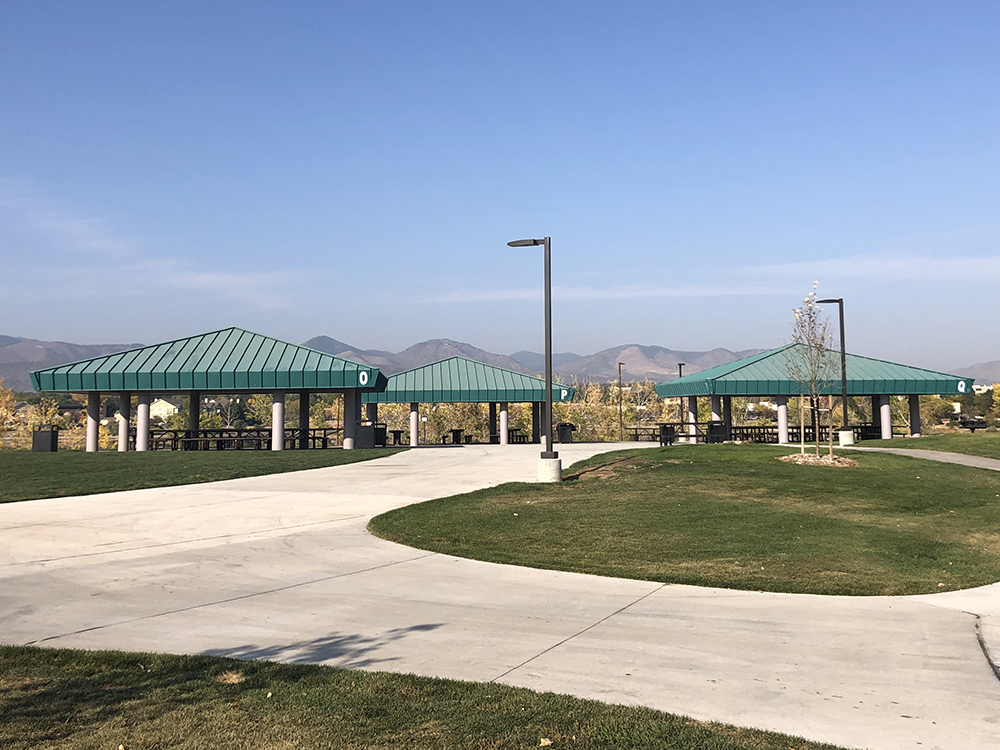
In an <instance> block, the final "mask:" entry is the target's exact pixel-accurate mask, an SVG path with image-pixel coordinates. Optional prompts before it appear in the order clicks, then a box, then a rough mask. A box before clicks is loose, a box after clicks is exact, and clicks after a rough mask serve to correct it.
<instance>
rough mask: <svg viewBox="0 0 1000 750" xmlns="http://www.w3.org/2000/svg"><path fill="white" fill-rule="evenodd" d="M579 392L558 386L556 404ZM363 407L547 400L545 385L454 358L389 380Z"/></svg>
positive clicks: (554, 395) (366, 396) (365, 396)
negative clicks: (376, 404) (375, 404)
mask: <svg viewBox="0 0 1000 750" xmlns="http://www.w3.org/2000/svg"><path fill="white" fill-rule="evenodd" d="M575 392H576V389H575V388H573V387H571V386H568V385H559V384H558V383H556V384H555V385H554V386H553V388H552V400H553V401H571V400H572V399H573V394H574V393H575ZM361 398H362V401H364V403H379V404H404V403H423V404H444V403H462V404H468V403H497V402H509V403H525V402H528V401H544V400H545V381H544V380H542V379H541V378H533V377H531V376H530V375H524V374H522V373H520V372H514V371H513V370H505V369H503V368H502V367H493V366H492V365H487V364H483V363H482V362H476V361H475V360H471V359H466V358H465V357H451V358H449V359H444V360H441V361H440V362H434V363H433V364H429V365H425V366H423V367H416V368H414V369H412V370H407V371H406V372H401V373H398V374H396V375H392V376H390V377H389V382H388V384H387V385H386V387H385V390H384V391H382V392H380V393H365V394H362V397H361Z"/></svg>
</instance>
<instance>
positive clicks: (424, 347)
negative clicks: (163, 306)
mask: <svg viewBox="0 0 1000 750" xmlns="http://www.w3.org/2000/svg"><path fill="white" fill-rule="evenodd" d="M140 346H142V344H70V343H67V342H64V341H39V340H36V339H26V338H19V337H17V336H5V335H0V377H2V378H4V379H5V381H6V385H7V386H8V387H10V388H14V389H15V390H19V391H30V390H31V381H30V379H29V377H28V375H29V373H30V372H31V371H32V370H41V369H43V368H46V367H54V366H56V365H61V364H66V363H67V362H75V361H77V360H80V359H89V358H91V357H99V356H103V355H105V354H112V353H114V352H119V351H122V350H125V349H134V348H137V347H140ZM303 346H308V347H310V348H313V349H318V350H319V351H322V352H327V353H328V354H333V355H335V356H338V357H343V358H344V359H349V360H352V361H354V362H360V363H361V364H366V365H370V366H372V367H378V368H379V369H381V370H382V372H384V373H385V374H387V375H394V374H395V373H397V372H402V371H403V370H409V369H412V368H414V367H422V366H423V365H427V364H430V363H431V362H438V361H440V360H442V359H447V358H448V357H455V356H459V357H467V358H469V359H474V360H476V361H478V362H485V363H487V364H490V365H495V366H496V367H503V368H505V369H508V370H514V371H515V372H523V373H527V374H529V375H534V374H537V373H541V372H542V371H543V370H544V369H545V361H544V357H543V355H542V354H540V353H538V352H531V351H526V350H525V351H519V352H515V353H514V354H511V355H506V354H496V353H494V352H490V351H486V350H485V349H480V348H478V347H475V346H473V345H472V344H467V343H464V342H461V341H453V340H451V339H430V340H429V341H422V342H420V343H419V344H414V345H413V346H411V347H409V348H407V349H404V350H403V351H401V352H395V353H394V352H387V351H382V350H379V349H361V348H359V347H356V346H353V345H351V344H348V343H345V342H343V341H339V340H337V339H335V338H331V337H330V336H316V337H314V338H311V339H309V340H308V341H306V342H304V344H303ZM760 351H763V350H762V349H747V350H743V351H736V352H733V351H730V350H728V349H711V350H709V351H678V350H673V349H666V348H664V347H662V346H644V345H641V344H624V345H621V346H614V347H611V348H609V349H604V350H603V351H599V352H597V353H595V354H589V355H586V356H581V355H579V354H574V353H572V352H561V353H558V354H554V355H553V357H552V359H553V364H554V369H555V374H556V376H557V377H559V378H560V379H561V380H563V381H566V382H579V383H585V382H589V381H595V380H596V381H606V380H612V379H614V378H616V377H618V363H619V362H623V363H624V365H623V367H622V376H623V377H624V378H626V379H628V380H654V381H657V382H659V381H663V380H670V379H671V378H675V377H677V363H678V362H684V363H685V368H684V372H685V373H693V372H698V371H700V370H705V369H708V368H709V367H715V366H716V365H720V364H725V363H727V362H732V361H734V360H737V359H740V358H742V357H746V356H749V355H751V354H756V353H757V352H760ZM988 367H993V368H994V370H993V372H994V374H993V375H991V376H987V375H986V374H982V375H979V374H977V375H972V376H973V377H975V378H976V379H977V380H978V381H979V382H987V381H989V382H991V383H992V382H998V381H1000V362H986V363H983V364H982V365H974V366H973V368H969V369H970V371H971V370H974V369H976V368H988Z"/></svg>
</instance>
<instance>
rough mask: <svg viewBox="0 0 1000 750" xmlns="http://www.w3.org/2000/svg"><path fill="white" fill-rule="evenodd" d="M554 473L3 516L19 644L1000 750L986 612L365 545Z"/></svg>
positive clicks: (451, 474)
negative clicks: (417, 508) (433, 683)
mask: <svg viewBox="0 0 1000 750" xmlns="http://www.w3.org/2000/svg"><path fill="white" fill-rule="evenodd" d="M615 447H625V446H615V445H579V444H574V445H571V446H561V447H560V452H561V454H562V456H563V458H564V461H566V462H569V461H572V460H579V459H581V458H584V457H587V456H589V455H592V454H594V453H598V452H603V451H606V450H610V449H613V448H615ZM627 447H631V448H634V447H636V445H635V444H634V443H632V444H629V445H628V446H627ZM678 450H684V448H681V447H678ZM536 460H537V448H536V447H535V446H505V447H503V448H500V447H482V446H476V447H462V448H454V449H426V450H411V451H408V452H405V453H401V454H397V455H395V456H392V457H389V458H385V459H380V460H378V461H372V462H367V463H360V464H353V465H350V466H342V467H335V468H329V469H317V470H313V471H304V472H299V473H295V474H284V475H272V476H267V477H257V478H250V479H238V480H232V481H227V482H217V483H213V484H203V485H193V486H188V487H176V488H164V489H152V490H141V491H135V492H123V493H115V494H108V495H95V496H89V497H81V498H63V499H53V500H37V501H32V502H26V503H14V504H8V505H0V641H2V642H5V643H18V644H23V643H34V644H42V645H48V646H68V647H79V648H120V649H129V650H152V651H167V652H176V653H213V654H226V655H232V656H239V657H247V658H266V659H274V660H281V661H289V662H322V663H326V664H334V665H339V666H344V667H359V668H364V669H384V670H392V671H398V672H416V673H418V674H424V675H438V676H442V677H454V678H460V679H470V680H496V681H499V682H504V683H509V684H513V685H523V686H525V687H530V688H535V689H539V690H552V691H556V692H561V693H571V694H574V695H579V696H583V697H590V698H597V699H600V700H605V701H611V702H620V703H630V704H641V705H647V706H653V707H656V708H660V709H664V710H668V711H673V712H677V713H682V714H687V715H690V716H693V717H695V718H697V719H701V720H718V721H725V722H732V723H735V724H740V725H745V726H757V727H763V728H767V729H773V730H778V731H783V732H789V733H792V734H798V735H804V736H806V737H808V738H810V739H816V740H824V741H827V742H833V743H837V744H841V745H845V746H849V747H872V748H880V749H881V748H886V749H889V748H917V747H919V748H925V749H929V748H986V747H996V746H997V737H998V736H1000V681H998V680H997V678H996V676H994V674H993V672H992V671H991V669H990V666H989V665H988V662H987V660H986V659H985V658H984V656H983V653H982V650H981V648H980V645H979V643H978V640H977V634H976V629H977V616H976V615H977V614H978V612H977V611H976V610H975V609H973V610H971V611H962V609H961V608H959V609H950V608H947V607H942V606H936V602H937V601H938V599H937V598H936V597H931V598H919V597H916V598H882V597H873V598H861V597H821V596H802V595H789V594H770V593H754V592H740V591H728V590H720V589H706V588H696V587H689V586H671V585H667V586H664V585H660V584H655V583H648V582H643V581H629V580H620V579H613V578H600V577H595V576H586V575H577V574H571V573H560V572H555V571H545V570H532V569H528V568H518V567H513V566H501V565H492V564H489V563H482V562H476V561H473V560H464V559H459V558H453V557H448V556H445V555H438V554H433V553H428V552H424V551H421V550H415V549H411V548H407V547H402V546H399V545H396V544H391V543H388V542H385V541H382V540H379V539H376V538H374V537H372V536H371V535H369V534H368V533H367V532H366V531H365V525H366V523H367V520H368V519H369V518H370V517H371V516H372V515H375V514H377V513H380V512H382V511H384V510H387V509H389V508H394V507H399V506H402V505H406V504H409V503H413V502H418V501H421V500H425V499H429V498H433V497H440V496H444V495H448V494H452V493H457V492H463V491H467V490H471V489H474V488H477V487H483V486H489V485H493V484H497V483H500V482H503V481H509V480H516V479H521V480H526V481H530V480H531V478H532V477H533V476H534V474H535V467H536ZM988 604H989V606H990V607H992V606H993V605H995V604H996V599H995V598H994V597H993V595H992V594H991V595H990V599H989V602H988Z"/></svg>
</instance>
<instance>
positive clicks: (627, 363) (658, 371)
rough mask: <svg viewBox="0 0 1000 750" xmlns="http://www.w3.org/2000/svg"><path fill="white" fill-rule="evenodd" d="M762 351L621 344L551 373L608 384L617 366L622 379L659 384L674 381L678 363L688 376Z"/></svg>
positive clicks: (616, 372)
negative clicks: (620, 370)
mask: <svg viewBox="0 0 1000 750" xmlns="http://www.w3.org/2000/svg"><path fill="white" fill-rule="evenodd" d="M762 351H764V350H763V349H746V350H743V351H739V352H731V351H729V350H728V349H712V350H710V351H707V352H690V351H674V350H672V349H666V348H664V347H662V346H642V345H640V344H625V345H624V346H614V347H611V348H610V349H604V350H602V351H599V352H597V353H596V354H591V355H589V356H587V357H580V358H578V359H575V360H573V361H572V362H569V363H567V364H565V365H562V366H559V367H556V368H555V370H556V372H557V373H558V374H559V375H561V376H563V377H564V378H568V379H570V380H579V381H590V380H611V379H613V378H617V377H618V363H619V362H621V363H622V377H623V378H626V379H628V380H655V381H663V380H670V379H672V378H676V377H677V363H678V362H683V363H684V364H685V368H684V372H685V373H686V374H691V373H693V372H699V371H701V370H707V369H708V368H710V367H715V366H716V365H723V364H726V363H728V362H733V361H735V360H737V359H741V358H742V357H748V356H750V355H751V354H756V353H758V352H762ZM553 359H554V358H553Z"/></svg>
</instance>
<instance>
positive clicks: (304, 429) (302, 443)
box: [299, 391, 309, 451]
mask: <svg viewBox="0 0 1000 750" xmlns="http://www.w3.org/2000/svg"><path fill="white" fill-rule="evenodd" d="M308 447H309V391H299V450H303V451H304V450H306V449H307V448H308Z"/></svg>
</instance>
